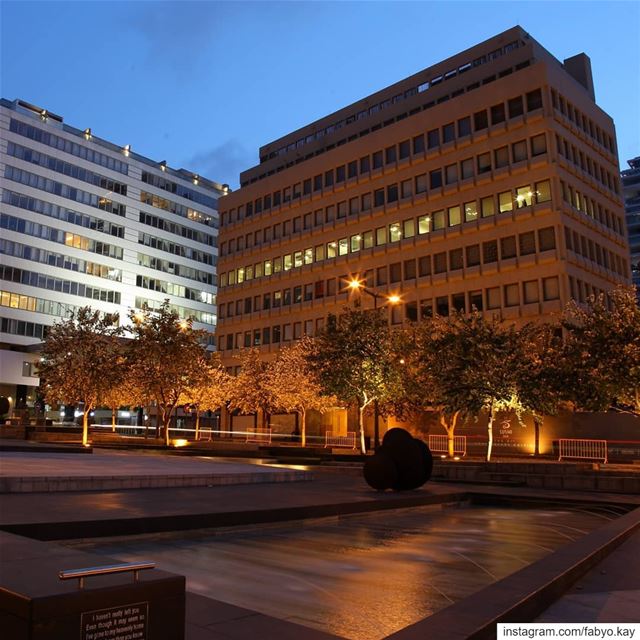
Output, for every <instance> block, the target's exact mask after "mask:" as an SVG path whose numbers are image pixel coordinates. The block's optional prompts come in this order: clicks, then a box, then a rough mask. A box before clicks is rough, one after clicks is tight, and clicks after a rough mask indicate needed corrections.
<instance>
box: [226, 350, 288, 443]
mask: <svg viewBox="0 0 640 640" xmlns="http://www.w3.org/2000/svg"><path fill="white" fill-rule="evenodd" d="M271 370H272V369H271V365H270V364H269V363H267V362H265V361H264V360H262V359H261V357H260V350H259V349H245V350H243V351H242V352H241V353H240V372H239V373H238V375H237V376H235V378H232V380H231V390H230V394H229V408H230V409H231V410H232V411H233V410H238V411H240V413H243V414H245V415H250V414H252V413H253V414H256V415H257V414H258V413H260V414H261V415H262V430H263V431H266V430H267V429H268V428H269V425H268V417H269V415H270V414H272V413H274V412H275V411H277V410H278V401H277V398H276V396H275V394H274V392H273V385H272V384H271V382H270V380H269V378H270V376H271Z"/></svg>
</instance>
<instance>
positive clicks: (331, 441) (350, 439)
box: [324, 431, 356, 449]
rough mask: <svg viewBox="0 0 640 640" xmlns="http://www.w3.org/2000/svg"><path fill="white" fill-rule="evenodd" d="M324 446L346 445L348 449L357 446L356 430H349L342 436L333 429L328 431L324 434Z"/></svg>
mask: <svg viewBox="0 0 640 640" xmlns="http://www.w3.org/2000/svg"><path fill="white" fill-rule="evenodd" d="M324 446H325V448H326V447H344V448H346V449H355V448H356V432H355V431H347V434H346V435H344V436H342V435H338V434H337V433H333V431H327V432H326V433H325V436H324Z"/></svg>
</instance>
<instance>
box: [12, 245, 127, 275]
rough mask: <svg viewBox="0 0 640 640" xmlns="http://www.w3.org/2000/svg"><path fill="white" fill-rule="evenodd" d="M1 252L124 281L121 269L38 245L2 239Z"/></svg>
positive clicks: (52, 265)
mask: <svg viewBox="0 0 640 640" xmlns="http://www.w3.org/2000/svg"><path fill="white" fill-rule="evenodd" d="M0 254H4V255H8V256H13V257H15V258H22V259H23V260H31V261H32V262H39V263H41V264H46V265H48V266H50V267H59V268H60V269H68V270H69V271H77V272H78V273H86V274H87V275H90V276H96V277H97V278H106V279H107V280H113V281H114V282H122V271H121V270H120V269H114V268H113V267H108V266H106V265H104V264H98V263H97V262H89V261H88V260H82V259H80V258H73V257H71V256H67V255H64V254H63V253H55V252H54V251H47V250H46V249H39V248H38V247H32V246H29V245H26V244H22V243H20V242H12V241H11V240H4V239H0Z"/></svg>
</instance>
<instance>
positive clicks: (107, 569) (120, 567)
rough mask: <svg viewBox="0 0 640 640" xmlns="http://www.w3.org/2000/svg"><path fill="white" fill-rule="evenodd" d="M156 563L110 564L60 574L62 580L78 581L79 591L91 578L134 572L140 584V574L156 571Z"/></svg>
mask: <svg viewBox="0 0 640 640" xmlns="http://www.w3.org/2000/svg"><path fill="white" fill-rule="evenodd" d="M155 566H156V563H155V562H125V563H124V564H108V565H104V566H102V567H85V568H84V569H65V570H64V571H59V572H58V578H60V580H71V579H72V578H76V579H77V580H78V589H84V579H85V578H88V577H90V576H101V575H105V574H109V573H125V572H127V571H133V581H134V582H138V572H139V571H142V570H144V569H155Z"/></svg>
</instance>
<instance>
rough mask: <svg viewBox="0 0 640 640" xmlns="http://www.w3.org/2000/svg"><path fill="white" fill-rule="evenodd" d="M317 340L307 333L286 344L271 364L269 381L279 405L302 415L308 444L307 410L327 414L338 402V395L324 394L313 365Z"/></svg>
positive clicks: (303, 435) (302, 434)
mask: <svg viewBox="0 0 640 640" xmlns="http://www.w3.org/2000/svg"><path fill="white" fill-rule="evenodd" d="M315 348H316V346H315V343H314V341H313V340H312V339H311V338H309V337H307V336H305V337H303V338H302V339H301V340H298V341H297V342H295V343H294V344H293V345H291V346H288V347H283V348H282V349H280V351H279V352H278V356H277V358H276V360H275V361H274V362H273V364H272V366H271V372H270V375H269V376H268V377H267V378H266V381H267V382H266V384H267V386H268V387H269V390H270V392H271V394H272V395H273V397H274V398H275V402H276V403H277V404H278V406H279V408H280V409H282V410H284V411H286V412H287V413H291V412H296V413H297V414H298V415H299V416H300V437H301V444H302V446H303V447H305V446H306V444H307V411H309V410H311V409H313V410H315V411H319V412H320V413H324V412H325V411H328V410H329V409H330V408H331V407H334V406H335V405H336V398H335V397H333V396H328V395H326V394H325V393H324V390H323V387H322V385H321V384H320V379H319V376H318V373H317V371H316V370H315V369H314V367H313V365H312V364H311V358H312V356H313V354H314V353H315Z"/></svg>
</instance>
